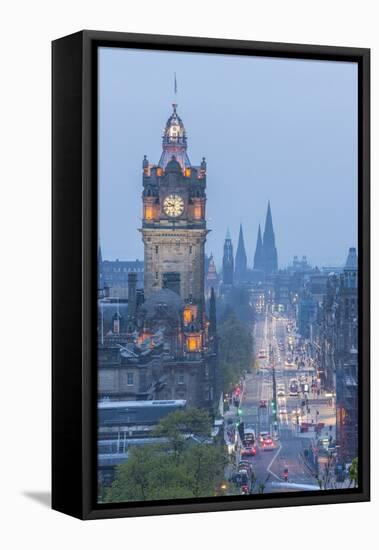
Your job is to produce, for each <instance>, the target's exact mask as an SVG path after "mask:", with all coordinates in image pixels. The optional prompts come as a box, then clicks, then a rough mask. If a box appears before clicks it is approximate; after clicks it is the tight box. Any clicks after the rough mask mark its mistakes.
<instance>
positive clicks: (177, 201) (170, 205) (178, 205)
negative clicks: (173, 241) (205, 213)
mask: <svg viewBox="0 0 379 550" xmlns="http://www.w3.org/2000/svg"><path fill="white" fill-rule="evenodd" d="M163 210H164V212H165V214H166V215H167V216H170V218H177V217H178V216H180V215H181V214H183V211H184V201H183V199H182V197H180V196H179V195H168V197H166V198H165V200H164V201H163Z"/></svg>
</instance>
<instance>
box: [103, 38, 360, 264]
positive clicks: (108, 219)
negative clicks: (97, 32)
mask: <svg viewBox="0 0 379 550" xmlns="http://www.w3.org/2000/svg"><path fill="white" fill-rule="evenodd" d="M175 72H176V75H177V86H178V93H177V95H176V98H175V101H176V102H177V103H178V114H179V115H180V116H181V118H182V120H183V123H184V125H185V128H186V131H187V138H188V155H189V158H190V160H191V163H192V164H194V165H198V164H200V162H201V158H202V157H203V156H205V157H206V161H207V220H208V222H207V224H208V228H209V229H210V230H211V232H210V234H209V236H208V240H207V244H206V251H207V253H208V254H209V253H210V252H211V251H212V252H213V255H214V256H215V259H216V264H217V266H218V267H220V264H221V260H222V247H223V242H224V238H225V234H226V230H227V228H228V227H229V228H230V232H231V235H232V239H233V244H234V250H235V251H236V248H237V239H238V230H239V225H240V223H242V225H243V230H244V236H245V246H246V253H247V256H248V264H249V266H252V261H253V256H254V250H255V244H256V238H257V229H258V224H259V223H261V224H264V220H265V214H266V208H267V201H268V200H269V199H270V201H271V208H272V216H273V223H274V230H275V236H276V245H277V249H278V259H279V266H280V267H285V266H287V265H288V264H289V263H290V262H291V261H292V258H293V256H294V255H295V254H296V255H298V256H302V255H307V257H308V260H309V262H310V263H311V264H312V265H318V266H322V265H341V264H342V263H344V261H345V259H346V257H347V253H348V248H349V247H350V246H356V245H357V126H358V125H357V65H356V64H354V63H344V62H334V61H327V62H323V61H322V62H321V61H308V60H293V59H275V58H266V57H242V56H225V55H212V54H209V55H208V54H207V55H205V54H192V53H173V52H158V51H148V50H145V51H141V50H128V49H122V48H101V49H100V50H99V187H100V189H99V197H100V200H99V212H100V219H99V223H100V240H101V247H102V253H103V258H104V259H116V258H119V259H123V260H135V259H136V258H139V259H141V260H143V245H142V241H141V235H140V233H139V232H138V228H139V227H140V226H141V212H142V206H141V204H142V203H141V193H142V159H143V155H147V158H148V160H149V162H150V163H154V164H155V163H158V161H159V157H160V154H161V150H162V145H161V143H162V139H161V138H162V132H163V128H164V126H165V124H166V121H167V119H168V117H169V116H170V114H171V112H172V106H171V104H172V102H173V101H174V73H175Z"/></svg>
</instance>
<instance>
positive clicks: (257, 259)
mask: <svg viewBox="0 0 379 550" xmlns="http://www.w3.org/2000/svg"><path fill="white" fill-rule="evenodd" d="M262 247H263V244H262V233H261V224H259V226H258V236H257V246H256V247H255V254H254V264H253V265H254V269H263V258H262Z"/></svg>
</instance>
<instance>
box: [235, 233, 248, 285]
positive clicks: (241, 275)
mask: <svg viewBox="0 0 379 550" xmlns="http://www.w3.org/2000/svg"><path fill="white" fill-rule="evenodd" d="M246 270H247V256H246V250H245V242H244V238H243V231H242V224H241V225H240V232H239V236H238V245H237V253H236V267H235V276H236V281H237V282H240V283H241V282H243V281H245V280H246Z"/></svg>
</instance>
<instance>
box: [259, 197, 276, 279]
mask: <svg viewBox="0 0 379 550" xmlns="http://www.w3.org/2000/svg"><path fill="white" fill-rule="evenodd" d="M262 256H263V263H264V271H265V273H266V275H270V274H272V273H275V272H276V271H278V253H277V250H276V246H275V233H274V226H273V223H272V215H271V205H270V201H268V205H267V214H266V222H265V229H264V233H263V248H262Z"/></svg>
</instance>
